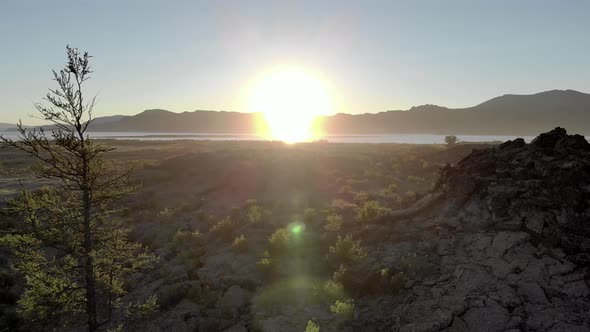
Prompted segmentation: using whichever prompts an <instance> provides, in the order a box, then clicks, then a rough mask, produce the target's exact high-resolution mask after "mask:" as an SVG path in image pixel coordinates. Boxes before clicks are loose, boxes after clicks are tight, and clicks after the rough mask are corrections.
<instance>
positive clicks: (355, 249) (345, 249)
mask: <svg viewBox="0 0 590 332" xmlns="http://www.w3.org/2000/svg"><path fill="white" fill-rule="evenodd" d="M366 256H367V253H366V252H365V250H364V249H363V248H362V247H361V241H360V240H357V241H355V240H353V239H352V237H351V236H350V235H346V237H344V238H342V237H341V236H338V239H337V240H336V243H334V245H331V246H330V251H329V254H328V257H329V258H330V259H331V260H332V261H335V262H337V263H340V264H342V263H358V262H360V261H361V260H362V259H364V258H365V257H366Z"/></svg>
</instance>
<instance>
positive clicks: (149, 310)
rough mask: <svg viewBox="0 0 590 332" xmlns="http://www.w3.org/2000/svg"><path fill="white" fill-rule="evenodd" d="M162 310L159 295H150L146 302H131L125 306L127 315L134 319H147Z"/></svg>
mask: <svg viewBox="0 0 590 332" xmlns="http://www.w3.org/2000/svg"><path fill="white" fill-rule="evenodd" d="M158 311H160V306H159V305H158V297H157V296H156V295H152V296H150V297H149V298H148V299H147V300H146V301H145V302H144V303H130V304H129V305H128V306H127V308H125V316H126V317H127V318H132V319H146V318H149V317H150V316H152V315H154V314H155V313H157V312H158Z"/></svg>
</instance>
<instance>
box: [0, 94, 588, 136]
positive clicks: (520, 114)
mask: <svg viewBox="0 0 590 332" xmlns="http://www.w3.org/2000/svg"><path fill="white" fill-rule="evenodd" d="M260 117H261V114H257V113H239V112H224V111H220V112H218V111H193V112H183V113H174V112H170V111H166V110H163V109H151V110H146V111H143V112H141V113H139V114H136V115H133V116H120V115H119V116H109V117H99V118H97V119H96V120H95V122H94V123H93V125H92V131H106V132H160V133H162V132H171V133H179V132H185V133H227V134H249V133H256V132H258V131H259V129H260V128H259V124H260V121H259V119H260ZM318 123H319V126H320V127H321V130H322V131H323V132H325V133H327V134H337V135H342V134H443V135H450V134H463V135H469V134H472V135H535V134H536V133H539V132H544V131H547V130H549V129H551V128H554V127H556V126H561V127H565V128H567V129H568V130H570V131H571V132H575V133H580V134H590V94H586V93H582V92H578V91H574V90H551V91H545V92H540V93H536V94H531V95H514V94H507V95H503V96H500V97H496V98H493V99H490V100H488V101H485V102H483V103H481V104H478V105H476V106H472V107H467V108H455V109H453V108H447V107H443V106H437V105H422V106H415V107H412V108H410V109H409V110H397V111H385V112H380V113H364V114H343V113H339V114H335V115H330V116H321V117H320V118H319V121H318ZM1 126H2V124H0V128H2V127H1ZM0 130H1V129H0Z"/></svg>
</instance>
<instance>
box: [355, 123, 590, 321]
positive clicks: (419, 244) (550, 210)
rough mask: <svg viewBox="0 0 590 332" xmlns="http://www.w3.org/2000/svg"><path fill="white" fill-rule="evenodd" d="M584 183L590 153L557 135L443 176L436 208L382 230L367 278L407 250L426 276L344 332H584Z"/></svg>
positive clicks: (485, 153)
mask: <svg viewBox="0 0 590 332" xmlns="http://www.w3.org/2000/svg"><path fill="white" fill-rule="evenodd" d="M589 172H590V144H588V142H587V141H586V140H585V139H584V137H582V136H579V135H567V133H566V131H565V130H564V129H561V128H556V129H555V130H553V131H551V132H548V133H545V134H541V135H540V136H539V137H537V139H535V140H534V141H533V142H532V143H530V144H525V142H524V141H522V140H521V139H517V140H514V141H508V142H506V143H504V144H502V145H500V146H499V147H497V148H488V149H481V150H476V151H474V152H472V153H471V154H470V155H469V156H468V157H466V158H465V159H463V160H462V161H461V162H459V163H458V165H456V167H452V168H448V169H446V170H445V172H443V177H444V178H443V181H442V185H441V187H440V189H439V191H441V192H442V193H443V194H444V198H443V199H442V201H441V202H439V203H438V204H436V205H435V206H434V207H432V208H429V209H428V211H423V212H422V213H421V214H420V215H418V216H415V217H414V218H412V219H406V220H401V221H396V222H392V223H388V221H387V220H384V224H383V225H382V226H380V227H376V232H378V233H379V236H380V237H382V236H383V233H385V232H387V233H388V234H389V235H390V236H389V240H388V241H383V242H382V243H380V244H379V245H376V246H375V247H374V248H372V249H369V250H368V252H369V253H370V257H371V259H372V262H371V263H370V264H367V265H366V266H365V267H364V268H365V269H367V270H369V271H372V272H371V273H368V274H367V275H369V276H372V275H376V274H379V273H380V272H379V271H380V270H381V269H383V268H387V267H388V265H389V264H390V262H396V261H397V260H398V259H399V255H401V254H402V253H404V252H407V251H408V247H410V248H411V249H409V251H414V252H415V253H416V255H417V257H421V260H422V262H421V263H419V264H421V265H422V268H423V270H425V271H428V272H427V273H424V274H422V275H421V276H420V277H419V278H416V279H413V278H410V279H409V280H408V281H407V283H406V285H405V289H404V290H402V291H401V292H400V293H399V294H397V295H388V296H370V295H368V296H362V297H361V298H360V299H359V300H358V301H357V305H356V306H355V312H354V319H353V322H352V330H357V331H391V330H394V331H590V290H589V288H588V283H589V281H590V223H589V222H588V220H589V216H590V196H589V194H590V187H589V184H590V174H589ZM372 283H374V281H373V279H372V278H368V279H367V280H366V281H365V285H366V286H369V285H370V284H372ZM362 284H363V283H362V282H361V285H362Z"/></svg>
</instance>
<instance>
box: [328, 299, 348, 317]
mask: <svg viewBox="0 0 590 332" xmlns="http://www.w3.org/2000/svg"><path fill="white" fill-rule="evenodd" d="M353 310H354V301H353V300H352V299H347V300H345V301H340V300H336V302H335V303H334V304H332V305H331V306H330V311H331V312H332V313H334V314H336V315H339V316H343V317H346V318H352V314H353Z"/></svg>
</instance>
